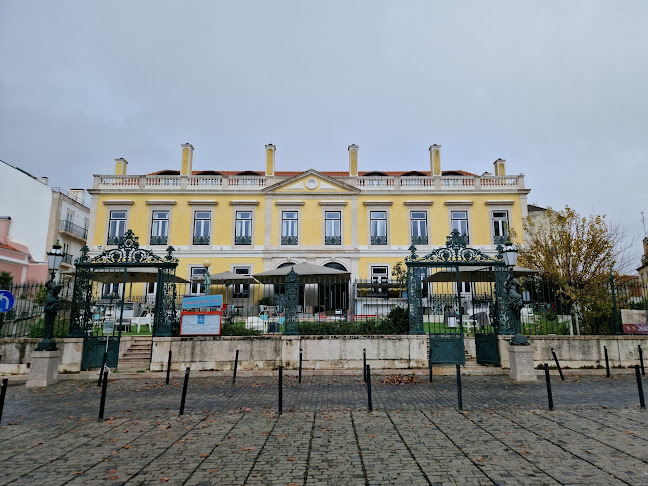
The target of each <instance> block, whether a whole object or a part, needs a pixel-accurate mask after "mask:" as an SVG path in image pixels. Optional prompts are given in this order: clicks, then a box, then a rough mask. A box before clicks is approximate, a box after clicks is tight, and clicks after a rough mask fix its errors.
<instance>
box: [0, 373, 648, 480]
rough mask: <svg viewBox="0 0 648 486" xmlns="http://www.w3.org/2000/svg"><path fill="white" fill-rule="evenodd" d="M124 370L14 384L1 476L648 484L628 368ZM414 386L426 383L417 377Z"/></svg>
mask: <svg viewBox="0 0 648 486" xmlns="http://www.w3.org/2000/svg"><path fill="white" fill-rule="evenodd" d="M163 379H164V378H163V376H161V377H160V378H159V379H156V378H152V379H148V378H147V379H119V380H114V381H111V382H110V384H109V387H108V396H107V402H106V417H107V419H106V420H105V421H101V422H100V421H98V420H97V414H98V406H99V398H100V389H99V388H97V386H96V383H92V382H89V381H76V380H70V381H64V382H60V383H59V384H57V385H54V386H51V387H48V388H46V389H27V388H25V387H24V386H23V385H22V384H21V385H18V384H12V386H10V387H9V389H8V391H7V400H6V404H5V409H4V415H3V418H2V426H1V427H0V441H1V443H2V447H1V448H0V485H3V484H29V485H33V484H40V485H58V484H68V483H69V484H133V485H134V484H165V483H166V484H188V485H208V484H219V485H220V484H223V485H229V484H249V485H267V484H272V485H275V484H276V485H291V484H300V485H301V484H308V485H316V484H332V485H338V484H343V485H345V486H346V485H355V484H358V485H370V484H406V485H410V484H412V485H417V484H424V485H429V484H457V483H460V484H480V485H481V484H502V485H512V484H569V485H603V484H619V485H620V484H646V485H648V418H647V415H646V411H645V410H641V409H640V408H639V407H638V395H637V387H636V382H635V378H634V376H633V375H630V374H628V375H619V376H615V377H613V378H611V379H606V378H599V377H583V378H578V377H568V378H567V381H566V382H560V381H559V380H555V379H554V381H553V388H554V400H555V404H556V410H555V411H549V410H547V409H546V402H547V400H546V389H545V387H544V382H537V383H527V384H519V383H516V384H514V383H511V382H510V381H509V380H508V379H507V378H505V377H502V376H494V377H478V376H464V377H463V402H464V410H463V411H459V410H457V409H456V405H457V392H456V387H455V380H454V378H452V377H438V378H437V377H435V379H434V383H433V384H429V383H425V382H419V383H414V384H398V385H395V384H388V383H384V382H383V380H384V379H385V377H382V376H375V377H374V382H373V402H374V411H373V412H369V411H368V410H367V396H366V387H365V386H364V384H363V383H362V378H361V377H360V379H358V378H355V377H348V376H346V377H332V376H316V377H310V376H309V377H306V378H305V379H304V382H303V383H302V384H298V383H297V380H296V379H294V378H285V380H284V413H283V414H281V415H279V414H278V413H277V399H278V393H277V379H276V377H275V378H270V377H250V378H239V379H238V380H237V383H236V385H232V383H231V379H228V378H225V377H214V378H206V377H202V378H192V379H191V380H190V385H189V392H188V394H187V405H186V411H185V415H184V416H178V414H177V410H178V408H179V404H180V395H181V387H182V383H181V379H180V377H179V376H178V377H176V378H175V379H174V380H172V383H171V385H170V386H165V385H164V381H163ZM419 380H421V378H420V377H419Z"/></svg>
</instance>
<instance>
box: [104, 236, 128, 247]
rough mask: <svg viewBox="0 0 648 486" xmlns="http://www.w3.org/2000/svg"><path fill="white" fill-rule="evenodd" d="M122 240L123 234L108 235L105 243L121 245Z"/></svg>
mask: <svg viewBox="0 0 648 486" xmlns="http://www.w3.org/2000/svg"><path fill="white" fill-rule="evenodd" d="M123 242H124V237H123V236H109V237H108V239H107V240H106V244H107V245H121V244H122V243H123Z"/></svg>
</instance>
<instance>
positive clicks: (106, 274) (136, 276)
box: [64, 268, 189, 284]
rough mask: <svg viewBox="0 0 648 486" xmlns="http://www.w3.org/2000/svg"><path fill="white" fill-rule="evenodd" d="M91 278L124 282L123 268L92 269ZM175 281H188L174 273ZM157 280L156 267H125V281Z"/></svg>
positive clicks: (104, 281)
mask: <svg viewBox="0 0 648 486" xmlns="http://www.w3.org/2000/svg"><path fill="white" fill-rule="evenodd" d="M75 273H76V272H74V271H71V272H65V273H64V275H74V274H75ZM91 278H92V280H94V281H95V282H101V283H104V284H110V283H117V284H119V283H124V269H123V268H114V269H110V270H109V269H107V268H106V269H101V270H92V277H91ZM174 279H175V280H174V282H175V283H189V282H188V281H187V280H185V279H184V278H182V277H178V276H177V275H174ZM157 281H158V269H157V268H137V269H136V270H130V269H129V268H126V283H139V282H143V283H149V282H153V283H155V282H157Z"/></svg>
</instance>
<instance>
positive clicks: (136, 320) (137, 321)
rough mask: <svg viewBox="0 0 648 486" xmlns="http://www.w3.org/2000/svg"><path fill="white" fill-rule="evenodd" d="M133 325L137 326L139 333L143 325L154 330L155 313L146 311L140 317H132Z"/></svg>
mask: <svg viewBox="0 0 648 486" xmlns="http://www.w3.org/2000/svg"><path fill="white" fill-rule="evenodd" d="M130 321H131V325H135V326H137V333H138V334H139V332H140V328H141V326H148V328H149V331H151V332H153V314H151V313H150V312H147V311H144V312H142V315H140V316H139V317H131V319H130Z"/></svg>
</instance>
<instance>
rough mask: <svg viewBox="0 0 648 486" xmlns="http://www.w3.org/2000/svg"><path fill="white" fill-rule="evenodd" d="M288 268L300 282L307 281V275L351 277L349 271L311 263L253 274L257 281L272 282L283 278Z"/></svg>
mask: <svg viewBox="0 0 648 486" xmlns="http://www.w3.org/2000/svg"><path fill="white" fill-rule="evenodd" d="M290 270H294V271H295V273H296V274H297V275H298V276H299V281H300V282H302V283H303V282H305V281H307V277H314V278H322V277H324V278H326V277H338V278H341V279H344V280H349V279H350V278H351V274H350V273H349V272H345V271H343V270H338V269H336V268H330V267H324V266H322V265H313V264H312V263H295V264H294V265H286V266H284V267H281V268H276V269H274V270H268V271H267V272H261V273H257V274H255V275H253V276H254V278H256V279H257V280H258V281H259V282H268V283H274V282H276V281H283V280H285V279H286V275H288V274H289V273H290ZM307 283H308V282H307Z"/></svg>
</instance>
